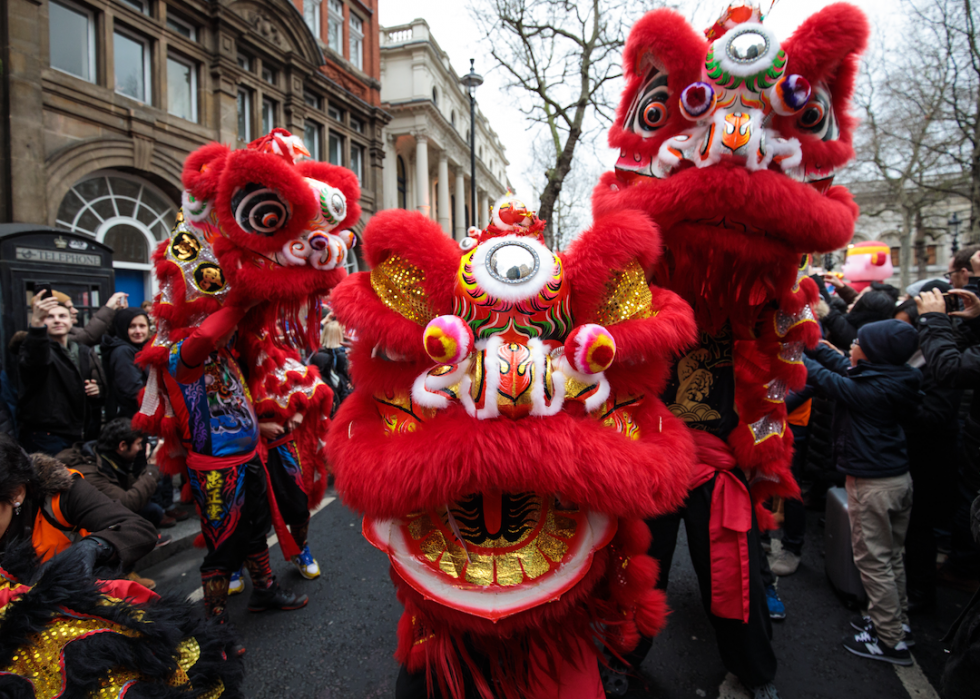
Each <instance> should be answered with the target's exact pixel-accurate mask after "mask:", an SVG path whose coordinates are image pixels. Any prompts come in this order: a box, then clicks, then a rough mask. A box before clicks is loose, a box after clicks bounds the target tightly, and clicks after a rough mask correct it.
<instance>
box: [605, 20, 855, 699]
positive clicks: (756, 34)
mask: <svg viewBox="0 0 980 699" xmlns="http://www.w3.org/2000/svg"><path fill="white" fill-rule="evenodd" d="M761 22H762V17H761V13H760V12H759V10H758V9H756V8H754V7H751V6H746V5H743V4H736V5H732V6H731V7H729V8H728V10H727V11H726V12H725V13H724V14H723V15H722V17H721V18H720V19H719V20H718V22H717V23H716V24H715V25H714V26H713V27H711V28H710V29H709V30H707V31H706V32H705V33H704V35H701V34H699V33H698V32H696V31H694V30H693V29H692V28H691V27H690V26H689V25H688V24H687V23H686V22H685V21H684V20H683V18H682V17H681V16H680V15H678V14H677V13H676V12H673V11H670V10H655V11H653V12H650V13H649V14H647V15H646V16H645V17H644V18H643V19H642V20H640V21H639V22H638V23H637V25H636V26H635V27H634V28H633V30H632V32H631V33H630V36H629V39H628V41H627V44H626V50H625V55H624V61H623V63H624V73H625V75H626V78H627V87H626V91H625V93H624V94H623V98H622V101H621V103H620V106H619V110H618V112H617V117H616V121H615V123H614V125H613V126H612V128H611V130H610V132H609V143H610V145H611V146H613V147H614V148H616V149H617V150H619V151H620V158H619V161H618V163H617V165H616V171H615V172H609V173H606V174H605V175H604V176H603V177H602V180H601V183H600V185H599V186H598V187H597V188H596V190H595V192H594V195H593V211H594V215H595V218H596V220H599V221H601V220H602V219H603V218H604V217H605V216H608V215H611V214H612V212H616V211H621V210H623V209H639V210H642V211H644V212H646V213H647V214H648V215H649V216H650V217H651V219H652V220H653V221H654V222H655V223H656V224H657V225H658V226H659V228H660V232H661V236H662V240H663V243H664V248H665V250H664V255H663V256H662V257H661V258H660V260H659V262H658V263H657V264H656V265H655V267H654V269H653V275H652V282H653V283H654V284H657V285H658V286H661V287H664V288H667V289H670V290H672V291H674V292H676V293H677V294H679V295H680V296H681V297H682V298H683V299H684V300H685V301H687V302H688V303H689V304H690V305H691V306H692V307H693V308H694V312H695V317H696V320H697V324H698V330H699V332H700V341H699V343H698V345H697V346H696V347H695V348H693V349H692V350H690V351H689V352H688V353H687V354H686V355H684V356H683V357H681V358H680V359H679V360H678V361H677V362H676V363H675V365H674V367H673V370H672V376H671V380H670V382H669V384H668V389H667V391H666V392H665V393H664V394H663V396H662V397H663V399H664V402H665V403H667V405H668V406H669V407H670V409H671V411H672V412H673V413H674V414H675V415H677V416H679V417H680V418H681V419H683V420H684V421H685V422H686V423H688V425H689V426H690V427H691V428H693V429H692V434H694V435H695V436H696V437H697V440H696V441H697V445H698V461H699V462H700V463H699V466H698V467H697V468H696V469H695V471H694V473H693V474H692V479H691V483H690V485H691V488H692V490H691V494H690V496H689V498H688V501H687V503H686V506H685V509H684V510H682V511H681V512H680V513H678V514H676V515H673V516H671V517H667V518H660V519H657V520H652V521H651V522H650V526H651V529H652V531H653V540H654V545H653V547H652V548H651V553H652V554H653V555H654V556H655V557H656V558H657V559H658V560H660V561H661V578H660V580H659V582H658V587H660V588H661V589H665V588H666V584H667V573H668V572H669V569H670V561H671V557H672V556H673V552H674V545H675V541H676V534H677V526H678V524H679V519H680V518H681V517H683V518H684V519H685V520H686V525H687V527H686V528H687V533H688V539H689V542H690V547H691V556H692V560H693V561H694V564H695V568H696V570H697V572H698V577H699V579H700V582H701V592H702V598H703V601H704V603H705V607H706V609H708V610H710V616H711V620H712V622H713V624H714V627H715V630H716V633H717V637H718V644H719V648H720V651H721V655H722V659H723V661H724V663H725V666H726V668H727V669H728V670H729V671H731V672H733V673H734V674H736V675H737V676H738V677H739V678H740V679H742V681H743V683H744V684H746V685H747V686H748V687H750V688H758V687H760V686H763V685H766V684H769V683H771V682H772V679H773V677H774V676H775V670H776V662H775V656H774V655H773V654H772V649H771V645H770V642H769V636H770V635H771V632H770V631H769V619H768V615H767V613H766V602H765V596H764V591H763V586H762V584H761V582H760V580H759V566H760V565H762V564H764V560H759V553H758V552H759V547H758V544H757V541H756V538H757V535H756V531H755V525H754V522H753V518H752V507H751V503H752V502H754V503H755V504H756V506H757V507H756V508H755V513H756V514H757V515H758V517H759V520H760V524H762V526H764V527H765V526H769V515H768V513H767V512H766V511H765V510H763V509H761V508H760V507H758V506H759V505H761V503H762V502H763V501H765V500H766V499H767V498H769V497H770V496H773V495H779V496H782V497H789V498H794V497H799V491H798V488H797V485H796V483H795V481H794V479H793V477H792V476H791V474H790V470H789V465H790V462H791V455H792V434H791V432H790V431H789V430H788V429H787V427H786V408H785V404H784V397H785V395H786V393H787V390H793V389H798V388H800V387H801V386H802V385H803V384H804V382H805V379H806V370H805V368H804V366H803V364H802V362H801V356H802V353H803V351H804V348H805V347H806V346H808V345H812V344H813V343H815V342H816V341H817V339H818V338H819V336H820V330H819V325H818V323H817V322H816V319H815V318H814V316H813V313H812V311H811V304H813V303H814V302H815V301H816V300H817V294H818V290H817V288H816V285H815V284H814V283H813V281H812V280H810V279H808V278H807V277H806V276H805V274H806V269H807V266H808V260H807V255H808V254H809V253H815V252H826V251H830V250H835V249H839V248H841V247H843V246H844V245H846V244H847V242H848V240H850V238H851V235H852V233H853V228H854V221H855V219H856V218H857V215H858V207H857V206H856V205H855V204H854V202H853V200H852V198H851V195H850V193H849V192H848V191H847V190H846V189H844V188H843V187H833V186H831V183H832V180H833V175H834V172H835V170H836V169H838V168H840V167H841V166H843V165H844V164H845V163H847V161H848V160H850V159H851V158H852V157H853V155H854V151H853V148H852V145H851V139H852V133H853V129H854V124H855V122H854V119H853V117H851V116H850V114H849V106H850V98H851V93H852V90H853V87H854V80H855V75H856V71H857V66H858V55H859V53H860V52H861V51H862V49H863V47H864V46H865V43H866V41H867V36H868V26H867V21H866V19H865V17H864V15H863V14H862V13H861V12H860V11H859V10H857V9H856V8H854V7H853V6H851V5H847V4H837V5H831V6H829V7H827V8H825V9H824V10H822V11H821V12H819V13H817V14H816V15H814V16H813V17H811V18H809V19H808V20H807V21H806V22H804V23H803V25H802V26H800V28H799V29H798V30H797V31H796V32H795V34H794V35H793V36H792V37H791V38H790V39H789V40H788V41H785V42H784V43H782V44H780V42H779V41H778V40H777V39H776V37H775V36H774V35H773V33H772V32H771V31H769V30H768V29H766V28H765V27H764V26H763V25H762V23H761ZM705 36H706V37H707V40H705ZM801 260H802V262H801ZM750 496H751V500H750ZM646 647H649V642H647V644H646ZM641 659H642V653H641V654H640V656H639V657H637V656H634V657H633V661H634V663H635V662H638V661H639V660H641ZM767 696H768V695H767Z"/></svg>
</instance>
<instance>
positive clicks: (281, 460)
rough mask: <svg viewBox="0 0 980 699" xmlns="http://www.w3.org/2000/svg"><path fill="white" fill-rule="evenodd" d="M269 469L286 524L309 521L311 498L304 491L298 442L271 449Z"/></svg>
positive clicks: (273, 492) (300, 523) (293, 524)
mask: <svg viewBox="0 0 980 699" xmlns="http://www.w3.org/2000/svg"><path fill="white" fill-rule="evenodd" d="M267 466H268V468H269V482H270V483H271V484H272V494H273V495H275V497H276V505H278V506H279V514H281V515H282V521H284V522H285V523H286V524H288V525H290V526H293V527H295V526H302V525H304V524H306V523H307V522H309V521H310V499H309V497H308V496H307V494H306V491H305V490H304V489H303V469H302V467H301V466H300V460H299V450H298V449H297V448H296V442H294V441H289V442H284V443H283V444H280V445H279V446H278V447H275V448H273V449H270V450H269V460H268V464H267ZM297 543H298V542H297Z"/></svg>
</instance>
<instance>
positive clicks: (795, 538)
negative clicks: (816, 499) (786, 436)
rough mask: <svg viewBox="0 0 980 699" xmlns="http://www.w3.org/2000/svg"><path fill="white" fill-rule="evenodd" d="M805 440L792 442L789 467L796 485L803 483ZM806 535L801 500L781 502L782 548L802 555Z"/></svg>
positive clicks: (804, 515)
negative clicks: (791, 455)
mask: <svg viewBox="0 0 980 699" xmlns="http://www.w3.org/2000/svg"><path fill="white" fill-rule="evenodd" d="M808 451H809V448H808V445H807V440H806V439H805V438H804V439H797V440H796V441H795V442H793V464H792V466H791V467H790V468H791V470H792V472H793V478H795V479H796V482H797V483H802V482H803V467H804V466H805V465H806V458H807V452H808ZM805 535H806V508H805V507H803V501H802V500H790V499H786V500H784V501H783V548H784V549H786V550H787V551H789V552H790V553H795V554H796V555H797V556H799V555H801V554H802V553H803V538H804V536H805Z"/></svg>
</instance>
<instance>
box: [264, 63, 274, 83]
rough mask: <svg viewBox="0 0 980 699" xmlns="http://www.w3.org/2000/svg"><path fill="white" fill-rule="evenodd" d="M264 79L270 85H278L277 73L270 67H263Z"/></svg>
mask: <svg viewBox="0 0 980 699" xmlns="http://www.w3.org/2000/svg"><path fill="white" fill-rule="evenodd" d="M262 79H263V80H265V81H266V82H267V83H269V84H270V85H275V84H276V71H275V70H274V69H273V68H270V67H269V66H262Z"/></svg>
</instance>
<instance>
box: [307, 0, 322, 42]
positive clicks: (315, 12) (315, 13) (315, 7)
mask: <svg viewBox="0 0 980 699" xmlns="http://www.w3.org/2000/svg"><path fill="white" fill-rule="evenodd" d="M303 19H305V20H306V26H307V27H309V28H310V31H311V32H313V36H315V37H316V38H318V39H319V38H320V0H303Z"/></svg>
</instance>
